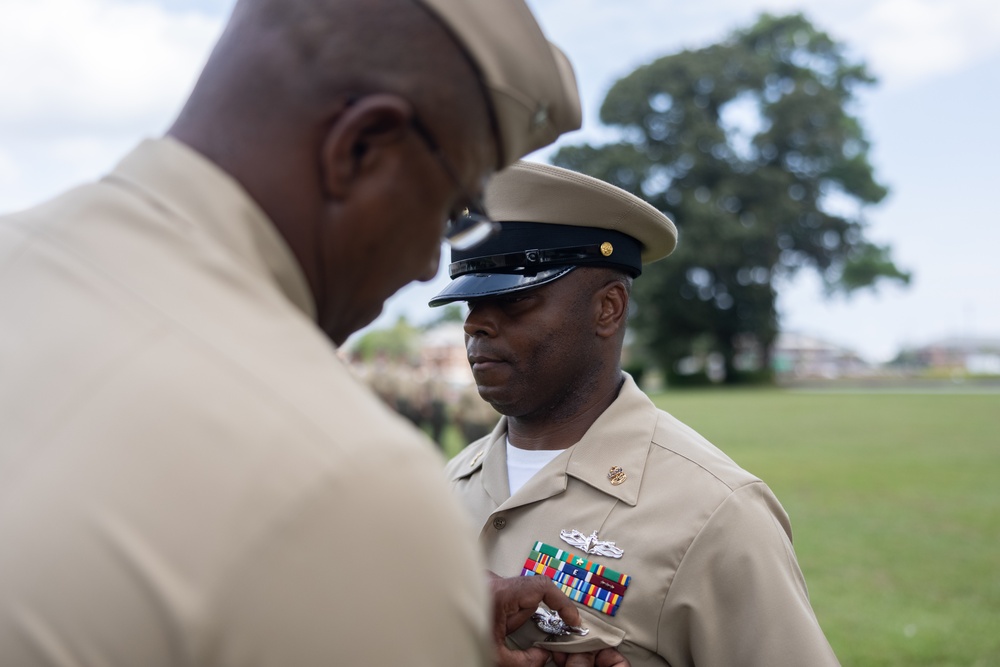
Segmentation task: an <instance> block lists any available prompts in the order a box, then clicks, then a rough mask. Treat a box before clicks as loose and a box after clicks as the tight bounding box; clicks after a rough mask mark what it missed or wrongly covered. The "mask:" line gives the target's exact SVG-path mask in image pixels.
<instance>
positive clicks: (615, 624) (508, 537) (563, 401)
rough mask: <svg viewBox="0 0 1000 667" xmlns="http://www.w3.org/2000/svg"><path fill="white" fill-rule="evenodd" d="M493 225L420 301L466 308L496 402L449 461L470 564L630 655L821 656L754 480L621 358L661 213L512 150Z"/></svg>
mask: <svg viewBox="0 0 1000 667" xmlns="http://www.w3.org/2000/svg"><path fill="white" fill-rule="evenodd" d="M486 202H487V206H488V207H489V210H490V211H491V213H492V214H493V215H494V216H495V217H496V218H497V219H498V220H502V221H513V222H504V223H503V230H502V231H501V232H500V234H499V235H497V236H496V237H494V238H493V239H491V240H489V241H487V242H486V243H484V244H482V245H481V246H479V247H477V248H475V249H473V250H470V251H466V252H461V251H453V252H452V260H453V263H452V265H451V274H452V277H453V279H454V280H453V282H452V283H451V284H450V285H449V286H448V287H447V288H445V290H444V291H443V292H442V293H441V294H439V295H438V296H437V297H435V299H434V300H432V301H431V305H440V304H444V303H449V302H452V301H456V300H465V301H468V303H469V308H470V311H469V315H468V318H467V319H466V322H465V334H466V336H465V338H466V346H467V351H468V356H469V361H470V363H471V364H472V371H473V375H474V376H475V379H476V383H477V385H478V388H479V392H480V394H481V395H482V396H483V398H485V399H486V400H488V401H489V402H490V403H491V404H492V405H493V406H494V407H495V408H496V409H497V410H498V411H499V412H500V413H502V414H504V415H506V416H505V417H504V418H503V419H502V420H501V421H500V423H499V424H498V425H497V427H496V428H495V429H494V430H493V432H492V434H491V435H489V436H487V437H485V438H483V439H481V440H479V441H477V442H475V443H473V444H471V445H470V446H468V447H467V448H466V449H465V450H464V451H463V452H462V453H461V454H460V455H459V456H457V457H456V458H455V459H454V460H452V461H451V463H450V464H449V467H448V475H449V478H450V479H451V482H452V485H453V488H454V491H455V492H456V493H457V495H458V496H459V498H461V500H462V503H463V504H464V505H465V507H466V508H467V509H468V510H469V512H470V513H471V515H472V517H473V519H474V520H475V526H476V529H477V531H478V535H479V541H480V543H481V544H482V545H483V546H484V547H485V549H486V552H487V558H488V561H489V567H490V569H491V570H492V571H493V572H496V573H497V574H499V575H502V576H517V575H519V574H523V575H525V576H542V577H549V578H552V579H553V580H555V581H557V582H559V583H560V584H561V585H562V586H563V590H564V591H565V592H566V593H567V594H568V595H570V596H572V597H573V598H574V600H576V601H577V602H578V603H579V604H580V611H581V614H582V615H583V616H584V621H583V625H584V626H585V627H587V628H589V629H590V632H589V633H588V634H587V635H585V636H577V635H570V636H566V637H563V636H558V637H547V636H546V633H544V632H542V631H541V630H539V629H537V628H534V627H531V626H530V624H529V625H526V626H524V627H523V628H522V629H521V630H520V631H518V632H517V633H515V634H514V635H512V640H513V641H515V642H516V643H518V644H519V645H521V646H530V645H532V644H535V643H536V642H540V643H541V644H540V645H541V646H546V647H549V648H553V647H559V648H560V650H563V651H574V650H580V651H594V650H597V649H600V648H601V647H606V646H616V647H618V649H619V650H620V651H621V653H622V654H623V655H624V656H625V657H626V658H628V660H629V661H630V662H631V664H632V666H633V667H639V666H641V665H672V666H673V667H680V666H682V665H698V666H700V667H705V666H706V665H714V666H718V667H731V666H732V665H759V666H761V667H764V666H767V667H774V666H776V665H790V666H791V665H797V666H802V665H810V666H812V667H815V666H817V665H835V664H837V660H836V657H835V656H834V654H833V652H832V650H831V648H830V645H829V643H828V642H827V640H826V638H825V637H824V635H823V632H822V630H821V629H820V627H819V624H818V623H817V620H816V617H815V615H814V613H813V611H812V608H811V606H810V604H809V599H808V597H807V593H806V586H805V582H804V581H803V577H802V573H801V571H800V570H799V567H798V564H797V562H796V558H795V552H794V551H793V549H792V543H791V528H790V526H789V522H788V517H787V515H786V514H785V512H784V510H783V509H782V507H781V505H780V504H779V503H778V500H777V499H776V498H775V497H774V495H773V494H772V493H771V491H770V490H769V489H768V487H767V486H766V485H765V484H764V483H763V482H762V481H761V480H759V479H757V478H756V477H754V476H753V475H751V474H749V473H748V472H746V471H744V470H742V469H741V468H740V467H739V466H737V465H736V464H735V463H734V462H733V461H732V460H731V459H729V458H728V457H727V456H726V455H725V454H724V453H723V452H721V451H720V450H719V449H717V448H716V447H714V446H713V445H712V444H710V443H709V442H707V441H706V440H705V439H704V438H702V437H701V436H699V435H698V434H697V433H695V432H694V431H692V430H691V429H690V428H688V427H687V426H685V425H684V424H682V423H680V422H679V421H677V420H676V419H674V418H673V417H672V416H670V415H669V414H668V413H666V412H663V411H662V410H658V409H657V408H656V407H655V406H654V405H653V403H652V402H651V401H650V400H649V399H648V398H647V397H646V396H645V394H643V393H642V391H640V390H639V388H638V387H637V386H636V385H635V383H634V382H633V380H632V378H631V377H629V376H628V375H627V374H625V373H623V372H622V371H621V366H620V357H621V349H622V341H623V337H624V333H625V322H626V316H627V313H628V302H629V291H630V288H631V283H632V279H633V278H634V277H636V276H637V275H638V274H639V273H640V272H641V269H642V264H644V263H648V262H652V261H655V260H658V259H660V258H662V257H664V256H666V255H668V254H669V253H670V252H671V251H672V250H673V248H674V245H675V242H676V232H675V229H674V226H673V224H672V223H671V222H670V220H668V219H667V218H666V217H665V216H664V215H663V214H662V213H660V212H659V211H657V210H656V209H654V208H653V207H652V206H650V205H648V204H647V203H645V202H643V201H641V200H640V199H638V198H637V197H634V196H632V195H631V194H628V193H626V192H624V191H622V190H620V189H618V188H615V187H613V186H610V185H608V184H606V183H603V182H601V181H598V180H596V179H593V178H590V177H587V176H584V175H582V174H577V173H575V172H571V171H567V170H564V169H560V168H557V167H550V166H547V165H538V164H531V163H518V164H516V165H515V166H513V167H510V168H508V169H507V170H505V171H504V172H502V173H501V174H499V175H498V176H497V177H496V178H494V179H493V180H492V181H491V183H490V185H489V187H488V189H487V196H486Z"/></svg>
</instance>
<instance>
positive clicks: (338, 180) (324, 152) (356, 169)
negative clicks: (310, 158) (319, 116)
mask: <svg viewBox="0 0 1000 667" xmlns="http://www.w3.org/2000/svg"><path fill="white" fill-rule="evenodd" d="M412 118H413V107H412V105H411V104H410V103H409V102H408V101H406V100H405V99H403V98H402V97H399V96H398V95H392V94H389V93H379V94H375V95H366V96H365V97H362V98H360V99H358V100H356V101H354V102H352V103H349V104H348V105H347V106H345V107H344V108H343V110H342V111H341V112H340V113H338V114H337V115H336V116H335V117H334V118H333V120H332V121H331V122H330V124H329V126H328V128H327V131H326V134H325V136H324V137H323V144H322V147H321V149H320V178H321V179H322V184H323V193H324V194H325V195H326V196H328V197H331V198H334V199H343V198H344V197H346V196H347V193H348V192H349V191H350V189H351V187H352V186H353V185H354V182H355V181H356V179H357V178H358V176H360V175H362V174H363V173H364V172H365V171H366V170H367V169H369V168H371V167H372V166H373V165H374V164H375V163H376V162H377V161H378V160H379V159H380V158H381V157H383V156H384V153H382V151H384V150H387V149H394V148H396V147H398V146H401V145H402V143H401V142H402V140H403V139H405V138H406V136H407V134H408V133H409V132H410V123H411V121H412Z"/></svg>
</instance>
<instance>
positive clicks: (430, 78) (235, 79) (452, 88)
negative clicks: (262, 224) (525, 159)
mask: <svg viewBox="0 0 1000 667" xmlns="http://www.w3.org/2000/svg"><path fill="white" fill-rule="evenodd" d="M425 2H426V4H425ZM494 20H496V21H498V22H500V23H504V22H506V23H509V24H510V25H492V24H491V21H494ZM511 26H513V27H514V28H515V29H513V30H512V29H510V28H511ZM470 40H472V41H470ZM470 45H471V48H470ZM471 54H475V55H471ZM539 54H543V57H540V56H539ZM556 55H558V56H559V57H558V58H557V57H556ZM566 68H567V66H566V63H565V62H564V59H563V58H562V56H561V53H559V52H558V51H557V50H555V49H553V47H552V45H551V44H549V42H548V41H547V40H546V39H545V38H544V35H542V33H541V31H540V29H539V28H538V26H537V24H536V23H535V22H534V19H533V17H532V16H531V13H530V11H529V10H528V9H527V7H526V6H525V5H524V4H523V2H522V1H521V0H508V1H505V2H503V3H497V4H494V3H489V4H478V3H477V2H473V1H471V0H424V1H418V0H364V1H363V2H358V1H357V0H239V2H238V3H237V5H236V7H235V9H234V11H233V15H232V17H231V19H230V21H229V24H228V25H227V27H226V30H225V32H224V33H223V35H222V37H221V38H220V40H219V43H218V44H217V45H216V48H215V49H214V50H213V52H212V55H211V56H210V58H209V60H208V63H207V64H206V66H205V69H204V71H203V72H202V76H201V77H200V78H199V80H198V83H197V84H196V85H195V88H194V90H193V91H192V94H191V97H190V98H189V100H188V102H187V104H186V105H185V106H184V108H183V110H182V111H181V114H180V116H179V117H178V119H177V121H176V123H175V124H174V126H173V127H172V128H171V129H170V134H171V135H172V136H174V137H175V138H177V139H179V140H180V141H182V142H185V143H187V144H188V145H190V146H191V147H193V148H194V149H195V150H197V151H199V152H201V153H202V154H203V155H205V156H206V157H207V158H208V159H210V160H212V161H214V162H215V163H216V164H217V165H219V166H220V167H221V168H222V169H223V170H225V171H226V172H228V173H229V174H230V175H231V176H233V178H235V179H236V180H237V181H238V182H239V183H240V184H241V185H242V186H243V187H244V188H245V189H246V191H247V192H248V193H249V195H250V196H251V197H252V198H253V199H254V200H255V201H256V202H257V203H258V204H259V205H260V207H261V208H262V209H263V210H264V212H265V213H266V214H267V215H268V217H269V218H270V219H271V221H272V222H273V223H274V226H275V227H276V228H277V229H278V231H279V232H280V233H281V235H282V236H283V237H284V239H285V241H286V242H287V244H288V246H289V248H290V249H291V251H292V253H293V254H294V255H295V257H296V259H297V260H298V263H299V265H300V267H301V268H302V271H303V273H304V275H305V278H306V280H307V282H308V283H309V286H310V288H311V290H312V293H313V297H314V300H315V306H316V315H317V319H318V321H319V323H320V325H321V327H322V328H323V329H324V330H325V331H326V332H327V333H328V334H329V335H330V337H331V338H332V339H333V340H334V341H335V342H338V343H339V342H341V341H343V340H344V339H346V337H347V336H348V335H349V334H350V333H352V332H353V331H354V330H356V329H357V328H360V327H361V326H364V325H365V324H367V323H368V322H370V321H371V320H372V319H374V318H375V317H376V316H377V315H378V313H379V312H380V311H381V308H382V304H383V303H384V301H385V300H386V299H387V298H388V297H389V296H391V295H392V294H393V293H394V292H395V291H396V290H398V289H399V288H400V287H402V286H403V285H405V284H406V283H408V282H410V281H412V280H428V279H430V278H432V277H433V276H434V275H435V274H436V269H437V264H438V259H439V255H440V243H441V238H442V234H443V232H444V229H445V222H446V221H447V220H448V219H449V218H452V219H453V218H455V217H457V216H458V215H459V213H460V212H461V211H462V210H463V209H464V208H466V207H470V206H472V205H473V204H474V203H475V202H476V201H478V200H479V199H480V197H481V194H482V192H483V190H484V188H485V183H486V181H487V180H488V178H489V177H490V176H491V175H492V172H493V171H494V169H495V168H496V166H497V165H498V164H501V163H504V161H505V160H506V161H509V160H511V159H514V157H517V156H519V155H520V154H521V153H520V152H519V151H524V150H531V149H533V148H535V147H538V146H541V145H544V143H546V142H548V141H551V140H552V139H553V138H554V137H555V136H557V135H558V133H559V132H561V131H565V129H569V128H571V127H573V128H575V127H576V126H577V124H578V123H577V120H578V113H577V112H578V109H579V99H578V97H577V96H576V89H575V83H572V81H571V79H572V73H571V71H570V73H569V75H568V78H567V69H566ZM571 83H572V85H570V84H571ZM550 109H551V113H550V111H549V110H550ZM574 123H577V124H574ZM550 137H551V138H550ZM512 156H513V157H512Z"/></svg>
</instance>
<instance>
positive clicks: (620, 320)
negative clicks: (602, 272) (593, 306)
mask: <svg viewBox="0 0 1000 667" xmlns="http://www.w3.org/2000/svg"><path fill="white" fill-rule="evenodd" d="M597 296H598V298H599V299H600V301H599V303H600V311H599V312H598V314H597V335H598V336H600V337H601V338H611V337H612V336H614V335H615V334H617V333H618V332H619V331H621V330H622V329H623V328H624V327H625V323H626V321H627V320H628V299H629V295H628V290H626V289H625V285H623V284H622V283H621V281H618V280H612V281H610V282H609V283H608V284H606V285H605V286H604V287H602V288H601V289H600V290H599V291H598V292H597Z"/></svg>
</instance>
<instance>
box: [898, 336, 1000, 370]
mask: <svg viewBox="0 0 1000 667" xmlns="http://www.w3.org/2000/svg"><path fill="white" fill-rule="evenodd" d="M896 365H901V366H905V367H907V368H909V369H913V370H925V371H932V372H936V373H942V374H947V373H950V374H955V373H959V374H967V375H1000V338H976V337H960V336H955V337H951V338H944V339H942V340H939V341H937V342H934V343H930V344H928V345H924V346H921V347H916V348H910V349H906V350H903V351H902V352H900V354H899V357H898V358H897V359H896Z"/></svg>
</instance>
